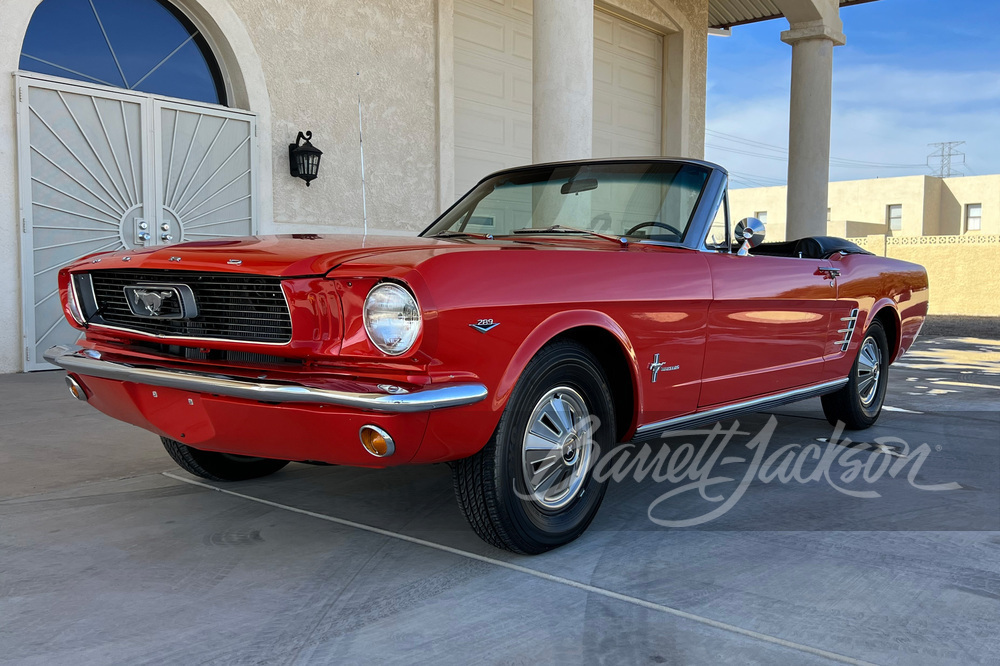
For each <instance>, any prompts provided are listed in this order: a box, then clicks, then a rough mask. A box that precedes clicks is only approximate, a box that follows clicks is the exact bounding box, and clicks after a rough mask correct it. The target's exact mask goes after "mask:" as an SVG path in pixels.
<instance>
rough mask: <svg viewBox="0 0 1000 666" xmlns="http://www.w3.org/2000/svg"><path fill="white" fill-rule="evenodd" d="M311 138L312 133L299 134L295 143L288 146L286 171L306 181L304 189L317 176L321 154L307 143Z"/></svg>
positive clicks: (320, 151) (321, 152)
mask: <svg viewBox="0 0 1000 666" xmlns="http://www.w3.org/2000/svg"><path fill="white" fill-rule="evenodd" d="M312 136H313V134H312V132H306V133H305V134H303V133H302V132H299V135H298V136H297V137H295V143H290V144H288V171H289V173H291V174H292V175H293V176H296V177H297V178H301V179H302V180H304V181H306V187H309V183H310V182H311V181H313V180H315V178H316V176H317V175H319V158H320V155H322V154H323V151H322V150H320V149H319V148H316V147H315V146H313V145H312V144H311V143H309V140H310V139H312ZM302 142H305V143H302Z"/></svg>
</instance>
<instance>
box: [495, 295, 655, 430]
mask: <svg viewBox="0 0 1000 666" xmlns="http://www.w3.org/2000/svg"><path fill="white" fill-rule="evenodd" d="M555 340H573V341H575V342H577V343H579V344H581V345H583V346H584V347H586V348H587V349H588V350H589V351H590V352H591V353H593V354H594V356H595V357H597V359H598V362H599V363H600V364H601V367H602V368H603V370H604V373H605V375H606V376H607V378H608V383H609V386H608V389H609V391H610V392H611V396H612V399H613V400H614V408H615V419H616V422H617V423H616V430H617V432H616V436H617V438H618V441H622V440H623V439H624V438H625V437H626V436H627V435H628V434H630V433H631V432H632V431H633V430H634V429H635V421H636V415H637V414H638V406H639V405H640V404H642V403H641V399H642V396H641V390H642V387H641V385H640V383H639V380H638V378H639V367H638V363H637V361H636V357H635V350H634V349H633V347H632V344H631V342H629V339H628V336H627V335H626V334H625V331H624V330H623V329H622V328H621V326H619V325H618V323H617V322H615V321H614V320H613V319H611V317H609V316H608V315H606V314H604V313H602V312H597V311H593V310H574V311H568V312H560V313H557V314H554V315H552V316H551V317H549V318H548V319H546V320H545V321H543V322H542V323H541V324H539V325H538V326H537V327H536V328H535V330H534V331H532V332H531V334H530V335H528V337H527V338H525V340H524V342H523V343H522V344H521V346H520V347H519V348H518V350H517V351H516V352H515V353H514V355H513V357H512V358H511V360H510V363H508V365H507V368H506V369H505V370H504V374H503V376H502V377H501V379H500V382H499V384H498V385H497V390H496V392H495V393H494V396H493V409H494V410H495V411H496V412H500V411H502V410H503V408H504V406H505V405H506V404H507V401H508V399H509V398H510V394H511V391H513V389H514V386H515V384H517V380H518V379H519V378H520V377H521V374H522V373H523V372H524V369H525V368H526V367H527V365H528V363H529V362H530V361H531V359H532V358H534V357H535V355H536V354H537V353H538V352H539V350H541V349H542V347H544V346H545V345H547V344H549V343H550V342H553V341H555Z"/></svg>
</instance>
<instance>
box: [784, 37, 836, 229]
mask: <svg viewBox="0 0 1000 666" xmlns="http://www.w3.org/2000/svg"><path fill="white" fill-rule="evenodd" d="M838 22H839V21H838ZM838 27H839V26H838ZM781 41H783V42H785V43H786V44H791V46H792V80H791V102H790V104H789V114H788V209H787V211H788V212H787V223H786V227H785V228H786V238H787V239H789V240H792V239H796V238H803V237H805V236H823V235H826V208H827V201H828V194H829V192H828V188H829V184H830V116H831V106H832V103H833V92H832V91H833V47H834V46H839V45H841V44H844V42H845V39H844V35H843V33H841V32H840V31H839V29H833V28H831V27H830V26H829V24H828V23H827V22H826V21H823V20H820V21H810V22H806V23H799V24H795V23H793V24H791V29H790V30H786V31H785V32H783V33H781Z"/></svg>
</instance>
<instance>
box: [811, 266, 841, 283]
mask: <svg viewBox="0 0 1000 666" xmlns="http://www.w3.org/2000/svg"><path fill="white" fill-rule="evenodd" d="M821 273H822V274H823V276H824V277H826V278H828V279H830V280H836V279H837V278H838V277H840V269H839V268H834V267H832V266H820V267H819V268H817V269H816V273H815V274H816V275H819V274H821Z"/></svg>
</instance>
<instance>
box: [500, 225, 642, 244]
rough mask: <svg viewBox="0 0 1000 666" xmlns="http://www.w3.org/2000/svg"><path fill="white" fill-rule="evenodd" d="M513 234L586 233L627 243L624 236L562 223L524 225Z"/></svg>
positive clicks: (618, 242)
mask: <svg viewBox="0 0 1000 666" xmlns="http://www.w3.org/2000/svg"><path fill="white" fill-rule="evenodd" d="M511 233H515V234H586V235H588V236H594V237H595V238H603V239H604V240H609V241H612V242H613V243H617V244H618V245H628V238H626V237H625V236H612V235H610V234H602V233H599V232H597V231H591V230H590V229H580V228H578V227H567V226H564V225H562V224H553V225H552V226H551V227H539V228H537V229H536V228H535V227H526V228H524V229H514V231H513V232H511Z"/></svg>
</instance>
